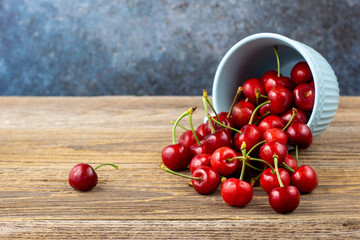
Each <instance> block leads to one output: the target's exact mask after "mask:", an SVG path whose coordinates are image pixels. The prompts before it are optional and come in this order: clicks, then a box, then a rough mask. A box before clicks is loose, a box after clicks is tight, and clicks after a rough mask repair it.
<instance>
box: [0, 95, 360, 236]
mask: <svg viewBox="0 0 360 240" xmlns="http://www.w3.org/2000/svg"><path fill="white" fill-rule="evenodd" d="M193 105H196V106H198V107H199V109H198V110H197V111H196V112H195V114H194V120H195V123H196V124H199V123H200V122H201V121H202V119H203V116H204V112H203V110H202V107H201V106H202V102H201V98H200V97H129V96H126V97H125V96H124V97H91V98H88V97H86V98H85V97H1V98H0V109H1V111H0V143H1V144H0V181H1V185H0V239H18V238H19V239H140V238H156V239H184V238H188V239H275V238H276V239H309V238H312V239H360V108H359V106H360V98H359V97H342V98H341V99H340V105H339V109H338V112H337V115H336V117H335V120H334V121H333V122H332V124H331V126H330V127H329V128H328V129H327V131H326V132H325V133H323V134H322V135H320V136H319V137H318V138H317V139H315V140H314V142H313V145H312V146H311V147H310V148H309V149H307V150H305V151H302V152H300V161H301V163H302V164H308V165H310V166H312V167H313V168H314V169H315V170H316V172H317V173H318V176H319V186H318V188H317V189H316V190H315V191H314V192H313V193H312V194H308V195H302V196H301V202H300V206H299V207H298V208H297V209H296V211H295V212H293V213H291V214H284V215H282V214H278V213H275V212H274V211H273V210H272V209H271V207H270V206H269V204H268V200H267V195H266V193H265V192H264V191H263V190H262V189H261V188H260V187H256V188H255V190H254V199H253V200H252V202H251V203H250V204H249V205H248V206H246V207H245V208H235V207H230V206H228V205H227V204H225V203H224V202H223V200H222V198H221V195H220V191H219V190H217V191H216V192H215V193H214V194H211V195H208V196H202V195H199V194H197V193H196V192H195V191H194V190H193V189H192V188H191V187H188V186H187V180H186V179H183V178H179V177H177V176H173V175H170V174H167V173H165V172H163V171H161V170H160V169H159V162H160V160H161V156H160V154H161V150H162V148H163V147H165V146H166V145H169V144H171V129H172V126H171V124H170V123H169V122H170V120H175V119H176V118H177V116H179V114H181V113H182V112H183V111H185V110H186V109H188V108H189V107H191V106H193ZM184 125H188V123H187V122H186V121H185V122H184ZM180 133H181V130H179V131H178V134H177V136H179V134H180ZM81 162H85V163H89V164H92V165H93V166H95V165H97V164H100V163H103V162H113V163H116V164H118V165H119V166H120V168H119V169H118V170H115V169H114V168H112V167H110V166H104V167H102V168H100V169H98V171H97V172H98V176H99V183H98V186H97V187H96V188H94V189H93V190H92V191H90V192H85V193H84V192H78V191H75V190H73V189H72V188H71V187H70V186H69V184H68V182H67V178H68V174H69V171H70V169H71V168H72V167H73V166H74V165H76V164H78V163H81ZM184 173H188V171H184Z"/></svg>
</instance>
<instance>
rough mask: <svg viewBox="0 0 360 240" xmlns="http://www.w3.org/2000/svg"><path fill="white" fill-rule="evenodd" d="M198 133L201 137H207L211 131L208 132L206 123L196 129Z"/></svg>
mask: <svg viewBox="0 0 360 240" xmlns="http://www.w3.org/2000/svg"><path fill="white" fill-rule="evenodd" d="M195 132H196V133H197V134H199V135H200V136H201V138H205V137H206V135H208V134H209V133H210V132H211V131H209V132H206V125H205V123H202V124H200V125H199V126H198V127H197V128H196V131H195Z"/></svg>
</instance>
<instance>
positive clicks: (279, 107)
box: [268, 86, 292, 114]
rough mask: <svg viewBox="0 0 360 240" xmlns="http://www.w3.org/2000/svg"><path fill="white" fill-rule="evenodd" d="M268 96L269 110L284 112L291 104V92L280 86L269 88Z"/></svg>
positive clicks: (277, 112)
mask: <svg viewBox="0 0 360 240" xmlns="http://www.w3.org/2000/svg"><path fill="white" fill-rule="evenodd" d="M268 97H269V100H270V110H271V111H272V112H274V113H276V114H282V113H284V112H285V111H286V110H288V109H289V108H290V106H291V104H292V94H291V92H290V91H289V90H288V89H286V88H284V87H281V86H278V87H275V88H273V89H271V90H270V91H269V93H268Z"/></svg>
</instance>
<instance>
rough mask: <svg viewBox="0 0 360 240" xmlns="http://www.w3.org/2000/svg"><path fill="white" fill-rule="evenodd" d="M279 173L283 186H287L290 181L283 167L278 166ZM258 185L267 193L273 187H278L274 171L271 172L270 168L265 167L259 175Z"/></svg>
mask: <svg viewBox="0 0 360 240" xmlns="http://www.w3.org/2000/svg"><path fill="white" fill-rule="evenodd" d="M279 175H280V178H281V182H282V183H283V184H284V186H289V185H290V182H291V179H290V175H289V173H288V172H287V171H286V170H285V169H283V168H279ZM260 185H261V187H262V189H264V191H265V192H267V193H269V192H270V191H271V190H272V189H273V188H277V187H280V184H279V180H278V178H277V175H276V172H275V171H274V172H273V171H272V170H271V168H267V169H265V170H264V171H263V172H262V173H261V175H260Z"/></svg>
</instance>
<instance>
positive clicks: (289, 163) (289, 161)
mask: <svg viewBox="0 0 360 240" xmlns="http://www.w3.org/2000/svg"><path fill="white" fill-rule="evenodd" d="M282 164H286V165H287V166H288V167H290V168H291V169H292V170H293V171H296V169H298V164H297V162H296V159H295V158H293V157H292V156H291V155H290V154H288V155H287V156H286V158H285V159H284V161H283V162H282ZM286 171H287V172H288V173H289V174H290V176H291V175H292V174H293V171H291V170H287V169H286Z"/></svg>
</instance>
